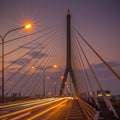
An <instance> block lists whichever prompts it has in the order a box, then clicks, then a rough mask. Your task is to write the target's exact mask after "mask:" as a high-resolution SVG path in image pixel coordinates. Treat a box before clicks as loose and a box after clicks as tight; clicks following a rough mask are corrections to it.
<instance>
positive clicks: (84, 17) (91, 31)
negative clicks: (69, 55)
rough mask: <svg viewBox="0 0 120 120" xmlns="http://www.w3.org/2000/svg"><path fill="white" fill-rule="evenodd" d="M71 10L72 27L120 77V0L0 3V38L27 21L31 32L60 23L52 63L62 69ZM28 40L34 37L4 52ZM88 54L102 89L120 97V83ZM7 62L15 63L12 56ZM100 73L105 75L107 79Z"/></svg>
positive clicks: (13, 0)
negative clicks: (31, 25)
mask: <svg viewBox="0 0 120 120" xmlns="http://www.w3.org/2000/svg"><path fill="white" fill-rule="evenodd" d="M68 9H70V10H71V16H72V17H71V22H72V25H73V26H75V27H76V28H77V30H78V31H79V32H80V33H81V34H82V35H83V36H84V38H85V39H86V40H87V41H88V42H89V43H90V44H91V45H92V47H93V48H94V49H95V50H96V51H97V52H98V53H99V54H100V55H101V56H102V57H103V59H104V60H106V62H108V63H109V64H110V65H111V67H113V69H114V70H115V71H116V72H117V73H118V74H119V75H120V0H0V35H2V36H3V35H4V34H5V33H6V32H7V31H9V30H11V29H14V28H17V27H19V26H22V25H23V24H24V23H25V22H26V21H32V23H33V24H34V28H33V30H31V31H30V32H29V33H32V32H35V31H38V30H42V29H44V28H48V27H50V26H53V25H58V24H60V25H61V27H62V31H61V33H59V32H60V31H58V34H60V35H61V36H60V35H59V36H60V37H59V38H58V39H57V40H56V42H55V60H54V61H53V62H55V63H56V64H58V66H60V67H61V68H63V67H65V63H66V61H65V53H66V51H65V50H66V48H65V47H66V13H67V10H68ZM25 34H28V33H27V31H24V30H20V31H15V32H13V33H11V34H10V35H8V37H7V38H6V40H10V39H13V38H16V37H17V36H20V35H25ZM32 38H33V37H32ZM29 39H31V38H26V39H22V40H21V41H20V40H19V42H17V43H15V44H14V42H12V43H10V44H9V45H6V48H5V53H7V52H8V51H10V49H14V48H16V46H20V45H22V44H23V43H24V41H26V40H27V41H29ZM0 49H1V47H0ZM85 52H86V55H88V58H89V60H90V63H91V64H92V66H93V68H94V69H96V71H98V77H99V79H100V82H101V84H102V85H103V88H104V89H109V90H111V92H112V94H120V80H117V79H116V78H115V77H113V76H111V75H110V74H111V73H110V72H108V71H106V70H104V67H103V65H102V62H101V61H100V60H98V59H97V58H96V57H94V56H93V55H92V53H91V52H90V51H89V50H88V49H87V48H86V51H85ZM23 53H24V51H21V52H19V53H18V54H16V55H15V56H14V57H16V56H19V55H22V54H23ZM16 58H17V57H16ZM5 60H6V61H7V62H6V64H8V63H9V62H10V61H13V57H12V56H9V57H6V59H5ZM14 60H15V59H14ZM0 62H1V59H0ZM86 69H87V67H86ZM99 73H102V74H103V73H104V74H105V75H103V76H104V77H103V76H100V75H99ZM6 74H7V73H6ZM93 85H94V83H93Z"/></svg>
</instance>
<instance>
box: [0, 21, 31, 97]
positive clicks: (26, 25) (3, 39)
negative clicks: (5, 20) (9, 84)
mask: <svg viewBox="0 0 120 120" xmlns="http://www.w3.org/2000/svg"><path fill="white" fill-rule="evenodd" d="M31 27H32V25H31V24H30V23H29V24H25V25H23V26H21V27H18V28H15V29H12V30H9V31H8V32H6V33H5V34H4V35H3V36H1V35H0V38H1V40H2V99H4V41H5V38H6V36H7V35H8V34H9V33H11V32H13V31H16V30H20V29H24V28H25V29H30V28H31Z"/></svg>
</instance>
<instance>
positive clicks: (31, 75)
mask: <svg viewBox="0 0 120 120" xmlns="http://www.w3.org/2000/svg"><path fill="white" fill-rule="evenodd" d="M66 26H67V27H66V28H67V29H66V31H65V30H64V29H65V27H64V26H63V25H61V24H59V25H54V26H50V27H47V28H44V29H40V30H38V31H35V32H32V33H29V34H27V35H18V36H17V35H16V36H17V37H15V38H13V39H9V37H6V36H7V34H8V33H9V32H8V33H7V34H6V36H5V37H6V39H4V41H3V38H4V37H2V36H1V39H2V43H0V44H1V46H2V47H1V48H2V52H1V56H0V60H1V70H0V73H1V87H0V88H1V103H0V104H1V107H0V115H1V116H0V119H1V120H2V119H3V120H7V119H8V120H18V119H20V120H33V119H34V120H41V119H42V120H53V119H55V120H94V119H95V120H99V119H104V120H107V119H109V120H114V119H119V117H120V100H116V99H114V100H113V99H110V98H109V97H107V96H106V93H105V88H103V86H102V85H101V82H100V79H99V78H100V77H98V76H99V75H101V76H102V77H103V74H102V73H99V71H96V70H95V68H94V66H92V64H91V63H90V62H91V61H90V60H89V57H88V56H92V58H93V57H94V58H93V59H96V60H97V59H98V60H100V61H101V63H102V65H103V66H104V69H106V70H108V71H109V73H110V74H111V76H113V77H114V78H115V79H116V80H118V81H119V80H120V76H119V74H118V73H117V72H116V71H115V70H114V69H113V68H112V67H111V66H110V65H109V63H107V62H106V61H105V60H104V59H103V58H102V56H100V55H99V53H98V52H97V51H96V50H95V49H94V48H93V47H92V46H91V45H90V43H89V42H88V41H87V40H86V39H85V38H84V37H83V36H82V35H81V33H80V32H79V31H78V30H77V28H76V27H75V26H74V25H73V24H72V25H71V13H70V11H69V10H68V12H67V25H66ZM10 32H11V31H10ZM13 32H14V31H13ZM15 32H16V31H15ZM23 34H25V33H23ZM64 36H65V37H66V39H67V40H66V39H64ZM60 40H61V41H62V42H64V44H63V46H61V45H60V42H59V41H60ZM10 46H11V47H10ZM65 46H66V49H64V47H65ZM59 47H60V48H59ZM9 48H10V49H9ZM85 49H89V51H91V53H89V55H88V53H86V52H85ZM61 52H64V55H65V56H66V62H65V57H64V56H61ZM58 59H59V62H62V64H61V66H59V64H57V60H58ZM96 88H97V90H99V92H100V93H101V96H102V97H100V98H98V97H97V95H96Z"/></svg>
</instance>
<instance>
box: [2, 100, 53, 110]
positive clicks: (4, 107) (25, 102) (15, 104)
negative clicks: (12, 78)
mask: <svg viewBox="0 0 120 120" xmlns="http://www.w3.org/2000/svg"><path fill="white" fill-rule="evenodd" d="M54 99H55V98H48V99H39V100H30V101H21V102H20V103H19V102H17V103H12V104H9V105H1V106H0V110H2V109H8V108H13V107H15V106H20V105H24V104H32V103H33V104H34V103H37V102H38V103H39V102H42V101H43V102H44V101H48V100H54Z"/></svg>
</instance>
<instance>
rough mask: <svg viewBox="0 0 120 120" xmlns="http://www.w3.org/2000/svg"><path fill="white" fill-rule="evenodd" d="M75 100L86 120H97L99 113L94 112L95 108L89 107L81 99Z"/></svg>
mask: <svg viewBox="0 0 120 120" xmlns="http://www.w3.org/2000/svg"><path fill="white" fill-rule="evenodd" d="M76 100H77V101H78V103H79V105H80V107H81V108H82V110H83V112H84V113H85V116H86V117H87V119H88V120H98V117H99V112H98V111H96V110H95V108H93V107H92V106H90V105H89V104H88V103H87V102H85V101H84V100H82V99H81V98H78V97H77V98H76Z"/></svg>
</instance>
